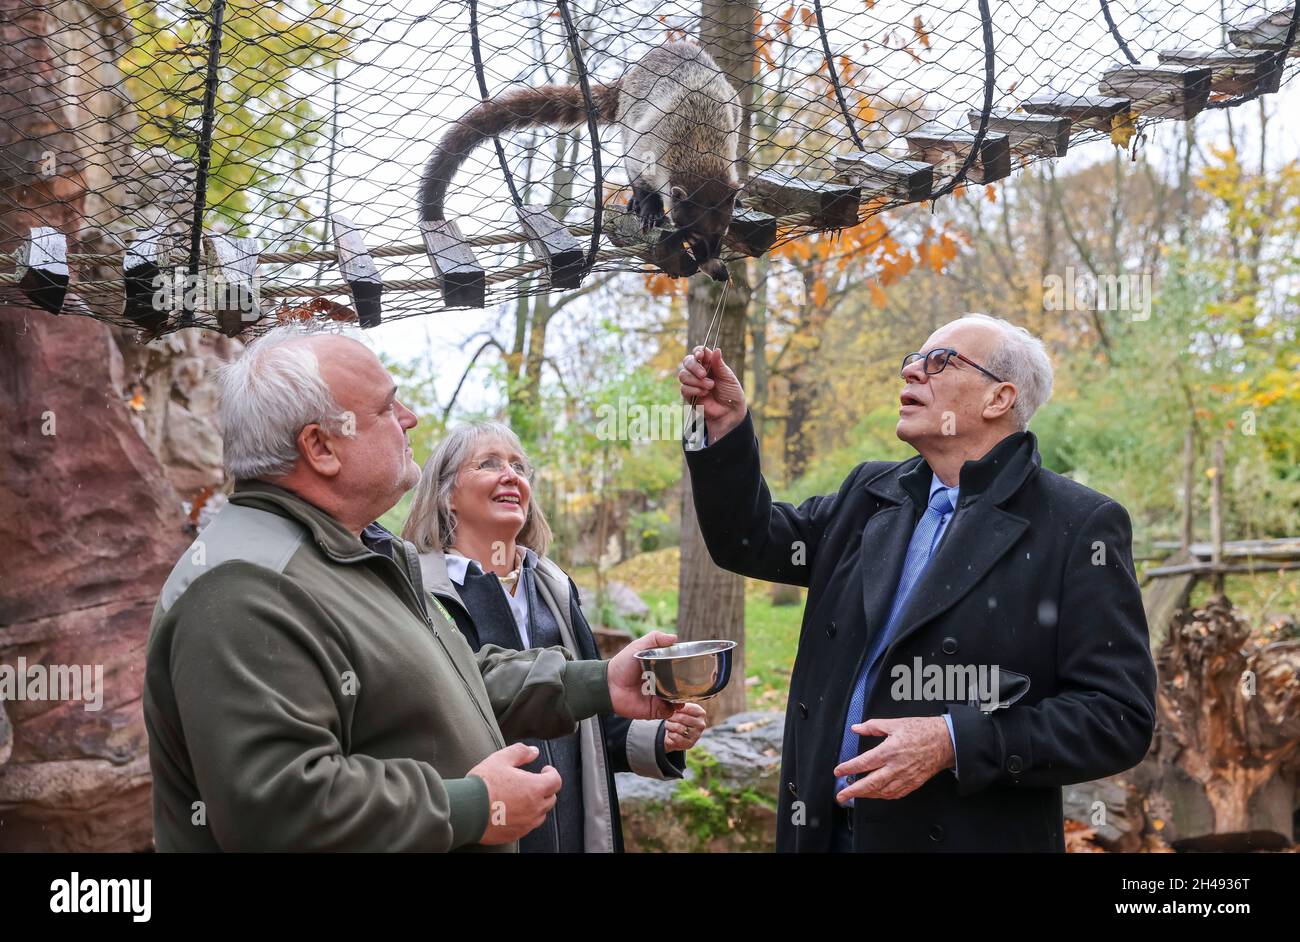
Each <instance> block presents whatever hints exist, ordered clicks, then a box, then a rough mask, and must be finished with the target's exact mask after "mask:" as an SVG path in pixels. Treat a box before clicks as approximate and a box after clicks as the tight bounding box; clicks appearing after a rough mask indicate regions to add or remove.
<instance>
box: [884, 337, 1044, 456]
mask: <svg viewBox="0 0 1300 942" xmlns="http://www.w3.org/2000/svg"><path fill="white" fill-rule="evenodd" d="M937 350H950V351H954V350H955V351H956V353H952V354H939V355H937V356H936V357H935V358H934V359H932V360H931V361H930V367H929V368H930V369H933V368H935V365H936V364H939V363H942V364H944V365H943V369H942V370H941V371H939V372H937V373H930V372H927V365H926V364H927V361H926V360H917V361H916V362H913V363H911V364H909V365H908V366H907V367H906V368H904V370H903V379H904V381H905V385H904V387H903V391H902V393H901V395H900V396H899V403H900V406H899V418H898V427H897V430H896V431H897V434H898V437H899V438H901V439H902V440H903V441H905V442H908V443H909V444H911V445H912V446H913V447H915V448H916V449H917V451H919V452H921V454H922V456H924V457H925V458H926V460H927V461H928V462H930V464H931V466H932V467H935V466H936V463H938V464H939V465H942V466H944V467H945V468H946V469H947V470H949V471H951V470H952V468H953V467H954V466H956V467H960V463H961V462H962V461H964V460H969V459H971V458H978V457H981V456H982V455H983V454H985V453H986V452H987V451H988V449H989V448H991V447H992V446H993V445H995V444H996V443H997V442H999V441H1001V440H1002V439H1003V438H1005V437H1006V436H1007V435H1010V434H1012V433H1013V432H1017V431H1023V430H1024V429H1025V428H1026V427H1028V425H1029V419H1030V418H1031V417H1032V416H1033V414H1034V412H1035V411H1036V410H1037V409H1038V407H1039V406H1040V405H1042V404H1043V402H1045V401H1046V400H1047V397H1048V396H1050V395H1051V390H1052V366H1051V362H1050V361H1049V360H1048V359H1047V353H1046V352H1045V351H1044V349H1043V345H1042V343H1041V342H1040V341H1039V340H1038V339H1037V338H1035V337H1034V336H1033V335H1032V334H1030V333H1029V332H1028V331H1026V330H1024V329H1023V328H1020V327H1016V326H1015V325H1013V324H1011V323H1009V322H1007V321H1004V320H1001V319H999V318H993V317H988V316H987V315H983V314H968V315H966V316H964V317H960V318H958V319H957V320H955V321H951V322H949V323H947V324H945V325H944V326H942V327H940V328H939V329H938V330H936V331H935V332H934V333H933V334H931V335H930V336H929V338H927V339H926V341H925V343H924V344H923V345H922V347H921V349H920V351H919V352H921V353H930V352H931V351H937ZM945 480H946V479H945Z"/></svg>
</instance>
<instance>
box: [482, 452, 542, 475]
mask: <svg viewBox="0 0 1300 942" xmlns="http://www.w3.org/2000/svg"><path fill="white" fill-rule="evenodd" d="M470 469H471V470H473V471H488V472H490V473H492V474H501V473H502V472H503V471H505V469H506V462H505V460H504V459H502V458H499V457H497V456H496V455H489V456H488V457H487V458H484V459H482V460H481V461H473V462H470ZM510 470H511V471H513V472H514V473H515V475H516V476H517V477H521V478H525V479H527V480H529V481H531V480H532V479H533V470H534V469H533V467H532V465H530V464H528V463H527V462H524V461H511V462H510Z"/></svg>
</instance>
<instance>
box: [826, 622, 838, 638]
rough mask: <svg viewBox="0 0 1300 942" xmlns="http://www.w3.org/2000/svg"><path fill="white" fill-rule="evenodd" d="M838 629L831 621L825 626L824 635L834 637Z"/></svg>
mask: <svg viewBox="0 0 1300 942" xmlns="http://www.w3.org/2000/svg"><path fill="white" fill-rule="evenodd" d="M838 631H839V629H838V628H836V627H835V622H831V623H830V624H829V625H827V626H826V637H828V638H834V637H835V634H836V632H838Z"/></svg>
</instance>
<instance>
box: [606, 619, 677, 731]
mask: <svg viewBox="0 0 1300 942" xmlns="http://www.w3.org/2000/svg"><path fill="white" fill-rule="evenodd" d="M676 642H677V636H676V635H670V634H666V633H664V632H662V631H652V632H650V633H649V634H647V635H644V636H642V637H640V638H637V639H636V640H635V641H633V642H632V643H631V644H629V645H628V646H627V647H625V648H624V649H623V650H622V651H619V652H618V653H617V654H615V655H614V656H613V657H612V658H611V659H610V662H609V699H610V702H612V703H613V705H614V712H615V713H617V714H618V715H619V716H625V717H627V718H628V719H630V720H666V719H668V717H670V716H672V714H673V705H672V704H671V703H669V702H668V701H667V700H662V699H660V698H659V697H656V696H654V694H653V693H651V692H649V690H650V689H653V688H648V687H647V683H646V678H645V677H643V676H642V674H643V672H644V668H643V667H642V665H641V662H640V661H639V660H637V657H636V652H638V651H645V650H647V649H648V648H666V647H668V645H670V644H675V643H676Z"/></svg>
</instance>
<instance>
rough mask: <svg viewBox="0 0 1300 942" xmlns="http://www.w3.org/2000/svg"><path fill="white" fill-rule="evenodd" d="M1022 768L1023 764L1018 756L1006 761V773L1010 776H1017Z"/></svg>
mask: <svg viewBox="0 0 1300 942" xmlns="http://www.w3.org/2000/svg"><path fill="white" fill-rule="evenodd" d="M1022 768H1024V763H1023V761H1022V760H1021V758H1020V756H1011V757H1010V758H1008V759H1007V771H1008V772H1010V773H1011V774H1012V775H1016V774H1018V773H1019V772H1020V770H1021V769H1022Z"/></svg>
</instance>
